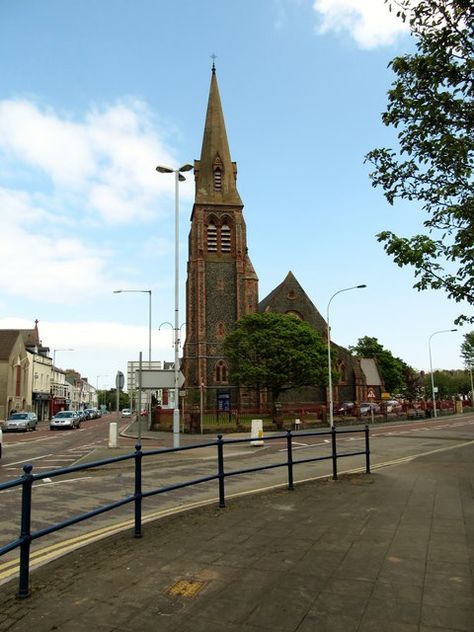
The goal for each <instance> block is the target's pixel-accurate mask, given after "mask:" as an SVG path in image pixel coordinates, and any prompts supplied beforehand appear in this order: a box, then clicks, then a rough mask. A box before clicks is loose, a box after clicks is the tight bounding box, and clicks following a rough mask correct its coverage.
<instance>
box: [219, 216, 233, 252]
mask: <svg viewBox="0 0 474 632" xmlns="http://www.w3.org/2000/svg"><path fill="white" fill-rule="evenodd" d="M230 242H231V234H230V226H229V225H228V224H227V223H225V224H222V228H221V252H230V251H231V243H230Z"/></svg>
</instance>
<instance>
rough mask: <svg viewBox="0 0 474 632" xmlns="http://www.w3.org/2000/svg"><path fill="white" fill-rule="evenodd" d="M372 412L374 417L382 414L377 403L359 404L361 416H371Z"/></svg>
mask: <svg viewBox="0 0 474 632" xmlns="http://www.w3.org/2000/svg"><path fill="white" fill-rule="evenodd" d="M372 411H373V413H374V415H376V414H378V413H379V412H380V406H379V405H378V404H376V403H375V402H374V403H372V402H362V403H360V404H359V412H360V414H361V415H371V414H372Z"/></svg>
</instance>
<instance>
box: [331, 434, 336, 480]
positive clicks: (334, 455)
mask: <svg viewBox="0 0 474 632" xmlns="http://www.w3.org/2000/svg"><path fill="white" fill-rule="evenodd" d="M331 446H332V480H333V481H337V452H336V426H333V427H332V428H331Z"/></svg>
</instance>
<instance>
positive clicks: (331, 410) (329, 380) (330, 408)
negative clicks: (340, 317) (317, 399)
mask: <svg viewBox="0 0 474 632" xmlns="http://www.w3.org/2000/svg"><path fill="white" fill-rule="evenodd" d="M364 287H367V285H365V283H363V284H362V285H353V286H351V287H345V288H343V289H342V290H338V291H337V292H334V294H333V295H332V296H331V298H330V299H329V303H328V307H327V312H326V324H327V328H328V387H329V425H330V426H331V430H332V429H333V428H334V412H333V395H332V371H331V368H332V366H331V326H330V325H329V307H330V305H331V301H332V299H333V298H334V297H335V296H337V295H338V294H341V292H349V290H359V289H361V288H364Z"/></svg>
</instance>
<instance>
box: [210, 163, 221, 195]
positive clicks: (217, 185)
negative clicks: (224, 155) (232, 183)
mask: <svg viewBox="0 0 474 632" xmlns="http://www.w3.org/2000/svg"><path fill="white" fill-rule="evenodd" d="M212 170H213V175H214V190H215V191H221V190H222V161H221V159H220V157H219V156H216V159H215V160H214V164H213V166H212Z"/></svg>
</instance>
